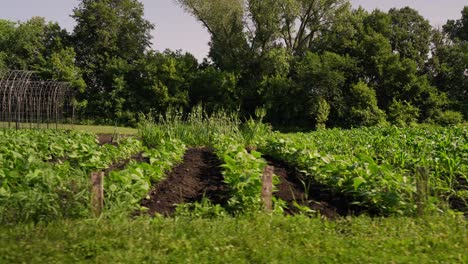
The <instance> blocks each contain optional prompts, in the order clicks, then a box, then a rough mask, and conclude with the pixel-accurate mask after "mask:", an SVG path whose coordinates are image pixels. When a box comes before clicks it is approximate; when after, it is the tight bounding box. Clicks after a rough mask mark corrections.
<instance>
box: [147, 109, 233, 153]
mask: <svg viewBox="0 0 468 264" xmlns="http://www.w3.org/2000/svg"><path fill="white" fill-rule="evenodd" d="M140 119H141V121H140V123H139V126H138V127H139V135H140V136H141V138H142V140H143V142H144V144H145V145H146V146H148V147H155V146H157V145H158V144H159V142H160V141H161V140H162V139H178V140H181V141H182V142H184V143H185V144H186V145H189V146H211V145H212V141H213V137H214V135H215V134H224V135H230V136H233V137H236V138H242V135H241V133H240V129H239V125H240V121H239V118H238V117H237V115H236V114H234V113H231V114H228V113H226V112H223V111H218V112H215V113H213V114H211V115H208V114H206V113H205V112H204V110H203V108H202V106H201V105H198V106H197V107H195V108H193V109H192V111H191V112H190V113H188V114H187V116H184V114H183V113H182V110H177V109H174V108H169V109H168V111H167V113H166V115H164V116H163V115H160V116H159V118H158V119H156V120H155V119H154V118H153V117H152V116H151V115H147V116H144V115H143V116H141V118H140Z"/></svg>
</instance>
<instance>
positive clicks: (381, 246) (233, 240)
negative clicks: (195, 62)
mask: <svg viewBox="0 0 468 264" xmlns="http://www.w3.org/2000/svg"><path fill="white" fill-rule="evenodd" d="M466 227H467V226H466V220H465V219H463V218H461V217H448V216H443V217H441V216H432V217H424V218H405V217H389V218H367V217H359V218H347V219H343V220H337V221H323V220H322V219H317V218H310V217H305V216H296V217H288V216H282V215H274V216H269V215H256V216H249V217H236V218H231V217H221V218H215V219H197V218H184V217H179V218H175V219H165V218H155V219H149V218H146V217H145V218H138V219H131V220H130V219H128V218H123V219H104V220H99V221H89V220H88V221H58V222H54V223H51V224H48V225H18V226H15V227H4V226H2V227H0V262H4V263H24V262H26V263H30V262H33V263H54V262H65V263H80V262H92V263H157V262H162V263H187V262H189V263H382V262H390V263H465V262H466V260H467V254H466V248H467V247H468V241H467V238H466Z"/></svg>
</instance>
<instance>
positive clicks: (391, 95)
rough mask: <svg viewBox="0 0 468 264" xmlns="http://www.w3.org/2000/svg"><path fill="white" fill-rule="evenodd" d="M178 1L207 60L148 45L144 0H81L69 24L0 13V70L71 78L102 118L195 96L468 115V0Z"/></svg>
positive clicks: (344, 110) (340, 119) (353, 119)
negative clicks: (432, 19)
mask: <svg viewBox="0 0 468 264" xmlns="http://www.w3.org/2000/svg"><path fill="white" fill-rule="evenodd" d="M175 2H177V3H178V4H179V5H180V6H181V7H182V8H184V10H186V11H187V12H188V13H189V14H191V15H192V16H193V17H195V18H196V19H197V20H198V21H199V22H200V23H201V24H202V25H203V26H204V27H205V28H206V29H207V30H208V32H209V33H210V35H211V40H210V43H209V47H210V51H209V54H208V57H207V58H206V59H205V60H204V61H203V62H202V63H199V62H198V61H197V60H196V59H195V57H194V56H193V55H191V54H189V53H184V52H183V51H171V50H166V51H163V52H161V51H155V50H153V49H152V48H151V44H152V42H153V39H152V32H153V30H154V29H155V26H154V25H153V24H152V23H151V22H149V21H148V20H146V19H145V18H144V6H143V4H142V3H141V2H139V1H138V0H81V1H80V3H79V5H78V6H77V7H76V8H75V9H74V11H73V14H72V17H73V18H74V19H75V20H76V26H75V28H74V30H73V32H71V33H69V32H67V31H66V30H64V29H63V28H61V27H60V25H58V24H57V23H51V22H46V21H45V19H44V18H39V17H33V18H31V19H30V20H28V21H25V22H11V21H7V20H0V70H2V69H6V68H10V69H28V70H34V71H37V72H39V73H40V74H42V75H43V76H46V77H48V78H53V79H57V80H65V81H69V82H71V83H72V84H73V86H74V87H75V89H76V90H77V91H78V92H79V98H78V99H79V102H80V103H81V104H80V105H81V108H80V109H81V111H80V117H81V118H82V119H83V120H89V119H91V120H93V121H94V122H103V123H113V124H115V123H121V124H130V125H132V124H135V122H137V117H138V114H139V113H165V112H166V111H167V109H169V108H178V109H179V108H180V109H181V110H182V111H190V109H191V108H192V107H194V106H197V105H200V104H201V105H203V107H204V110H205V111H207V112H213V111H220V110H223V111H239V114H240V116H241V117H243V118H249V117H250V116H253V115H254V114H255V109H257V108H259V107H263V108H265V110H266V121H268V122H271V123H272V124H273V125H279V126H304V127H309V128H314V127H317V128H322V127H353V126H370V125H384V124H387V123H392V124H396V125H408V124H412V123H415V122H430V123H440V124H451V123H455V122H460V121H461V120H462V119H465V120H467V119H468V66H467V65H468V6H465V7H464V8H463V10H462V11H461V18H460V19H456V20H448V21H447V23H446V24H445V25H444V26H443V27H442V29H436V28H432V27H431V25H430V24H429V22H428V20H427V19H425V18H424V17H423V16H421V15H420V14H419V13H418V11H417V10H414V9H412V8H410V7H404V8H392V9H390V10H388V11H383V10H374V11H372V12H368V11H366V10H364V9H362V8H357V9H353V8H352V6H351V4H350V3H349V1H347V0H175ZM161 26H163V25H161ZM156 36H157V35H156Z"/></svg>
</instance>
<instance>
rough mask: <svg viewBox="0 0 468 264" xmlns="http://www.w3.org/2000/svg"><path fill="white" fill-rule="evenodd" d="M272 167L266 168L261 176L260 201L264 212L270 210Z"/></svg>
mask: <svg viewBox="0 0 468 264" xmlns="http://www.w3.org/2000/svg"><path fill="white" fill-rule="evenodd" d="M273 169H274V168H273V167H272V166H266V167H265V169H264V170H263V175H262V201H263V207H264V210H265V212H268V213H269V212H271V210H272V198H271V196H272V194H273Z"/></svg>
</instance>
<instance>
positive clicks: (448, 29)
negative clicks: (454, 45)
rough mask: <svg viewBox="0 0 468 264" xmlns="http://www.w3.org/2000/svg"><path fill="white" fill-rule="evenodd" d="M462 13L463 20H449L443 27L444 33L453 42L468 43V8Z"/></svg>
mask: <svg viewBox="0 0 468 264" xmlns="http://www.w3.org/2000/svg"><path fill="white" fill-rule="evenodd" d="M461 13H462V17H461V19H458V20H448V21H447V24H445V25H444V26H443V30H444V32H445V33H446V34H447V35H448V37H449V38H450V39H451V40H453V41H468V6H465V7H464V8H463V10H462V12H461Z"/></svg>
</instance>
